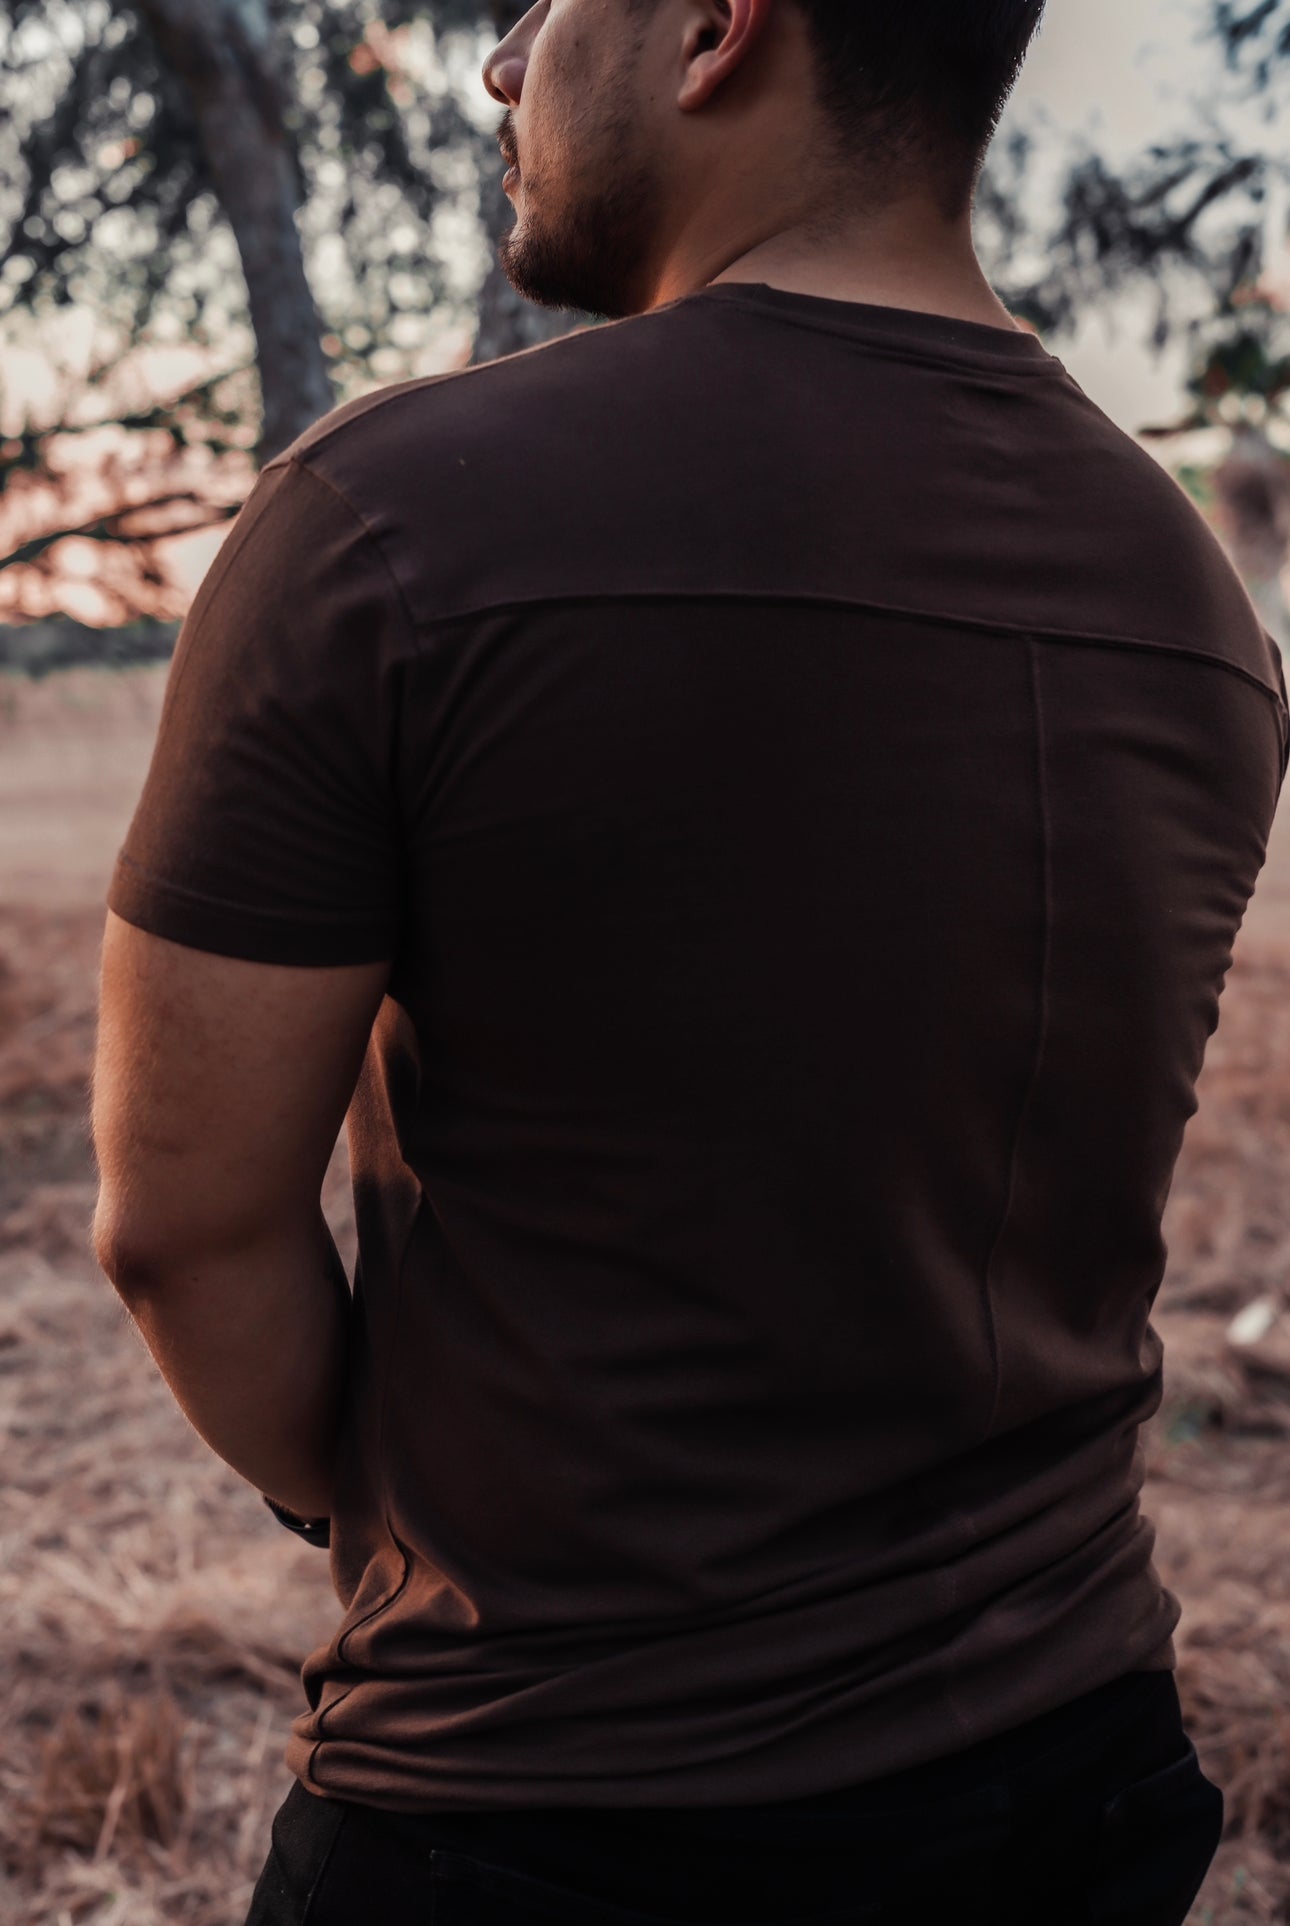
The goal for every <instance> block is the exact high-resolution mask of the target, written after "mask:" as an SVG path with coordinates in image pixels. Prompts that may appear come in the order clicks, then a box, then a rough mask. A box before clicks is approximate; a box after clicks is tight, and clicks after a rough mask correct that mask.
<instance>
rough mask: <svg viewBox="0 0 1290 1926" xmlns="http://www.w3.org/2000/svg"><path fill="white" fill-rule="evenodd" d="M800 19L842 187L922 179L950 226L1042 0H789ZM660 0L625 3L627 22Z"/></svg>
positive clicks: (965, 204)
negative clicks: (853, 183)
mask: <svg viewBox="0 0 1290 1926" xmlns="http://www.w3.org/2000/svg"><path fill="white" fill-rule="evenodd" d="M788 4H790V5H792V6H795V7H796V8H797V10H798V12H799V13H800V14H802V15H803V16H804V17H805V21H806V27H807V33H808V37H809V40H810V43H811V50H812V53H813V54H814V56H815V66H816V71H817V80H818V98H819V103H820V107H821V110H822V112H823V114H824V117H825V121H826V124H827V125H828V127H829V128H830V130H831V133H832V135H833V144H834V145H835V147H836V150H837V151H836V157H835V166H834V171H835V173H836V175H837V177H838V181H839V185H840V186H841V187H842V189H843V195H844V197H845V190H846V187H847V184H848V182H849V181H850V180H851V179H852V178H855V179H857V180H862V181H863V192H864V195H865V198H866V199H869V200H872V199H881V198H883V197H885V196H886V195H888V194H889V193H890V192H891V190H892V189H893V187H896V186H901V185H904V184H906V183H908V181H909V180H911V179H919V178H921V179H923V180H928V181H930V182H931V184H932V186H933V189H934V191H935V193H936V195H937V198H938V201H939V204H940V207H941V211H942V213H943V214H944V215H945V217H946V219H947V220H957V219H959V218H960V217H961V216H962V215H963V214H964V213H966V212H967V211H968V209H969V208H970V207H971V205H972V200H973V197H974V195H975V193H976V188H977V183H978V181H979V179H980V176H981V169H982V166H983V164H984V162H985V156H986V151H987V149H988V148H989V146H990V143H991V141H992V140H993V139H994V135H995V131H996V129H997V127H998V125H999V119H1000V116H1001V115H1002V113H1003V109H1004V107H1005V106H1006V104H1007V100H1008V96H1009V95H1010V94H1011V92H1012V90H1013V87H1014V86H1015V85H1016V81H1017V76H1018V75H1019V74H1020V72H1021V69H1022V66H1023V64H1024V62H1025V58H1026V54H1027V52H1028V51H1029V48H1030V43H1031V41H1032V40H1033V39H1034V36H1035V32H1036V30H1037V28H1038V26H1039V22H1040V20H1041V18H1042V17H1043V12H1044V7H1045V4H1046V0H788ZM657 5H658V0H626V7H627V11H628V13H629V14H632V15H642V14H648V13H652V12H653V10H654V8H655V7H656V6H657Z"/></svg>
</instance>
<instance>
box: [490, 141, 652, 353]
mask: <svg viewBox="0 0 1290 1926" xmlns="http://www.w3.org/2000/svg"><path fill="white" fill-rule="evenodd" d="M608 136H609V137H608V138H607V139H606V140H605V141H604V143H603V148H604V152H603V153H602V154H601V155H600V156H598V157H597V160H596V165H595V173H596V175H597V177H598V178H599V180H600V182H601V185H600V186H598V187H595V188H588V189H586V190H579V189H577V188H574V189H573V190H571V191H570V192H569V193H567V194H566V196H565V197H564V204H563V205H562V206H559V207H556V208H554V209H553V208H551V207H550V206H549V205H548V204H544V194H543V179H542V176H541V175H540V174H539V175H538V176H536V177H535V181H536V186H537V190H538V191H537V194H536V195H535V196H530V195H529V193H528V190H527V187H526V185H525V183H524V182H523V180H521V181H520V183H519V184H518V185H517V186H516V187H515V189H514V190H513V193H514V196H515V199H516V203H517V209H516V218H515V225H514V227H513V228H512V229H511V230H510V232H509V233H507V234H504V235H503V236H502V239H501V240H500V241H499V242H498V244H497V262H498V266H499V267H500V268H501V270H502V272H503V274H504V275H505V276H506V278H507V280H508V281H509V282H510V284H511V286H512V287H513V288H514V289H515V292H516V293H517V294H519V295H522V296H523V297H524V299H525V300H527V301H532V302H534V303H535V304H536V305H537V306H538V307H542V308H562V309H571V310H573V311H574V312H575V313H582V314H588V315H592V316H595V317H597V318H599V319H601V320H605V321H618V320H622V319H623V318H624V317H625V316H627V315H632V314H643V313H644V312H645V311H646V309H647V308H648V307H649V306H650V295H651V290H652V287H653V285H654V276H653V274H652V271H651V265H650V264H651V262H652V261H653V260H654V259H655V258H656V250H655V245H654V243H655V238H656V236H657V235H658V234H659V233H660V231H661V228H662V225H663V223H662V203H663V195H662V188H661V183H660V181H659V177H658V174H657V170H656V169H655V168H654V167H653V166H651V165H650V164H649V163H648V161H646V160H643V159H641V158H640V157H633V156H632V155H631V153H630V151H629V145H628V143H629V138H630V136H629V132H628V129H627V128H626V126H624V125H622V124H615V125H613V126H612V127H611V128H610V129H609V130H608ZM585 171H587V172H590V171H591V170H590V169H588V170H585ZM521 197H522V199H521Z"/></svg>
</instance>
